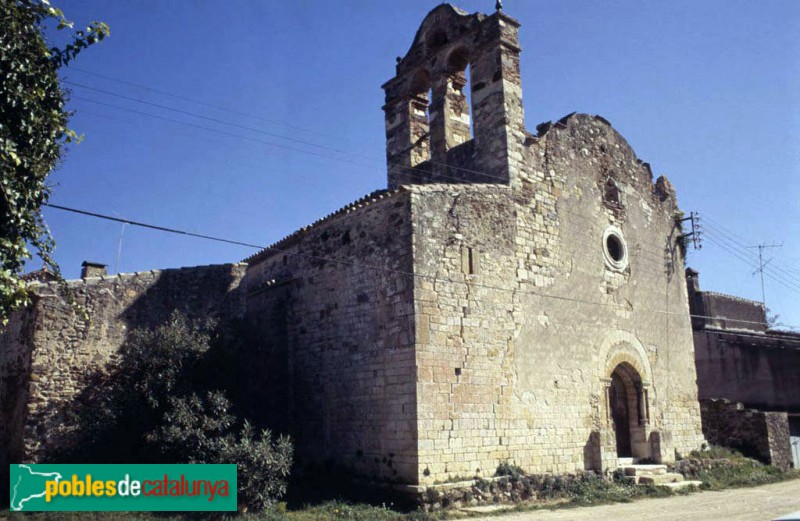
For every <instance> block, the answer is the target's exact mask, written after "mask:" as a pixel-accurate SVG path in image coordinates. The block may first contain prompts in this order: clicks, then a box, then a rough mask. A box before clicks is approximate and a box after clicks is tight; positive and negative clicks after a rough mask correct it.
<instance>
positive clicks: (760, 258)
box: [748, 242, 783, 309]
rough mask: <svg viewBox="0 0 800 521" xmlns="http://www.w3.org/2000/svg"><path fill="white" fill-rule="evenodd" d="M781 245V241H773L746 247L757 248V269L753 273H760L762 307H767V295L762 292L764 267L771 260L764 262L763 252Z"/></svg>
mask: <svg viewBox="0 0 800 521" xmlns="http://www.w3.org/2000/svg"><path fill="white" fill-rule="evenodd" d="M782 247H783V243H780V244H775V243H774V242H773V243H772V244H766V243H761V244H756V245H755V246H748V248H758V269H757V270H756V271H754V272H753V275H755V274H756V273H760V274H761V303H762V304H764V309H767V297H766V295H765V293H764V268H766V267H767V264H769V263H770V262H772V259H769V260H768V261H767V262H764V256H763V252H764V250H765V249H767V248H782Z"/></svg>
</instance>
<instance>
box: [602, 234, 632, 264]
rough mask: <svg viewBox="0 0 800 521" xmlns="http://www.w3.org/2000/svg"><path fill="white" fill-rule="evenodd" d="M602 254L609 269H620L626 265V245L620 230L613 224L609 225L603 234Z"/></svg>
mask: <svg viewBox="0 0 800 521" xmlns="http://www.w3.org/2000/svg"><path fill="white" fill-rule="evenodd" d="M603 256H604V257H605V261H606V264H607V265H608V266H609V267H610V268H611V269H614V270H617V271H621V270H624V269H625V268H626V267H627V266H628V246H627V245H626V244H625V239H624V238H623V236H622V230H620V229H619V228H617V227H615V226H611V227H609V228H608V229H607V230H606V231H605V233H604V234H603Z"/></svg>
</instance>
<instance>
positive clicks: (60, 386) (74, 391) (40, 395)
mask: <svg viewBox="0 0 800 521" xmlns="http://www.w3.org/2000/svg"><path fill="white" fill-rule="evenodd" d="M244 269H245V268H244V265H240V264H238V265H237V264H234V265H231V264H227V265H220V266H201V267H196V268H182V269H175V270H154V271H148V272H141V273H132V274H121V275H117V276H104V277H99V278H87V279H85V280H77V281H69V282H68V284H67V286H68V288H69V291H70V292H71V293H72V295H73V296H74V299H75V304H76V305H77V306H78V307H73V306H72V305H71V304H70V303H69V301H68V299H67V298H65V296H64V293H63V290H62V288H61V287H60V286H59V284H58V283H49V284H41V285H38V286H34V288H33V292H34V303H33V305H32V306H31V307H30V308H28V309H27V310H25V311H23V312H21V313H17V314H15V315H14V316H13V317H12V320H11V323H10V325H9V326H8V328H6V329H5V331H4V332H3V333H2V336H0V400H1V402H2V403H1V404H0V406H2V409H1V410H0V415H1V416H0V448H2V450H0V458H1V460H0V463H2V464H3V465H6V464H7V463H13V462H22V461H33V462H35V461H40V460H41V459H42V458H43V457H45V456H46V454H47V453H48V451H49V450H50V449H53V448H56V447H57V446H58V445H59V444H60V443H63V442H68V440H67V439H65V438H64V436H65V433H63V432H62V429H61V427H62V426H63V421H62V420H63V417H64V415H65V414H67V413H68V412H69V410H70V408H71V405H72V402H73V400H74V399H75V397H76V396H77V395H78V394H79V393H80V392H81V390H82V389H83V388H84V385H85V384H86V382H87V379H88V377H90V376H91V375H92V374H94V373H95V372H96V371H102V370H103V368H104V367H105V365H106V364H107V363H108V361H109V359H110V358H111V356H112V355H114V354H115V353H116V352H117V350H118V349H119V347H120V345H121V344H122V343H123V342H124V340H125V338H126V335H127V334H128V332H129V331H131V330H132V329H134V328H137V327H147V328H152V327H156V326H158V325H159V324H161V323H163V322H164V321H165V320H167V319H168V318H169V316H170V314H171V313H172V312H173V311H174V310H180V311H182V312H184V313H186V314H187V315H188V316H189V317H191V318H202V319H205V318H212V319H213V318H232V317H236V316H242V315H243V313H244V308H243V305H244V299H243V293H242V292H240V291H239V289H238V288H239V284H240V281H241V279H242V277H243V275H244ZM84 311H85V315H84V313H83V312H84ZM6 468H7V467H6Z"/></svg>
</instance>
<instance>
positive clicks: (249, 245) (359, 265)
mask: <svg viewBox="0 0 800 521" xmlns="http://www.w3.org/2000/svg"><path fill="white" fill-rule="evenodd" d="M43 205H44V206H47V207H50V208H54V209H58V210H62V211H66V212H72V213H76V214H80V215H85V216H89V217H95V218H98V219H104V220H108V221H113V222H118V223H124V224H129V225H131V226H139V227H143V228H148V229H151V230H156V231H161V232H167V233H174V234H179V235H185V236H189V237H196V238H200V239H206V240H210V241H215V242H221V243H226V244H233V245H237V246H244V247H247V248H254V249H258V250H266V251H271V252H273V253H281V254H284V255H290V256H295V257H300V258H305V259H309V260H315V261H322V262H330V263H333V264H339V265H346V266H351V267H355V268H359V269H371V270H376V271H380V272H384V273H391V274H397V275H402V276H408V277H412V278H420V279H424V280H428V281H433V282H441V283H451V284H452V283H455V284H469V285H471V286H474V287H479V288H485V289H492V290H496V291H505V292H510V293H513V294H527V295H533V296H536V297H541V298H548V299H554V300H559V301H567V302H577V303H581V304H589V305H595V306H603V307H611V308H614V309H618V310H625V311H631V310H629V309H627V308H623V307H621V306H618V305H616V304H614V303H610V302H598V301H592V300H586V299H579V298H574V297H564V296H560V295H548V294H545V293H538V292H535V291H528V290H520V289H516V288H503V287H500V286H492V285H489V284H482V283H478V282H475V281H471V282H468V283H467V282H465V281H463V280H454V279H446V278H442V277H438V276H435V275H423V274H419V273H414V272H408V271H401V270H396V269H392V268H385V267H383V266H374V265H371V264H363V263H358V262H354V261H352V260H340V259H333V258H330V257H321V256H317V255H308V254H304V253H297V252H292V251H288V250H286V249H281V248H277V247H274V246H262V245H258V244H253V243H248V242H243V241H237V240H232V239H225V238H222V237H215V236H212V235H206V234H200V233H194V232H189V231H185V230H180V229H177V228H171V227H167V226H160V225H155V224H148V223H144V222H139V221H133V220H130V219H124V218H121V217H114V216H111V215H105V214H100V213H97V212H90V211H87V210H80V209H77V208H70V207H67V206H62V205H57V204H52V203H43ZM638 310H639V311H646V312H650V313H660V314H664V315H674V316H679V317H685V316H687V314H686V313H682V312H678V311H669V310H660V309H650V308H644V307H642V308H638ZM688 316H689V317H691V318H704V319H713V320H726V317H714V316H708V315H694V314H688ZM735 322H737V323H742V324H758V325H764V322H756V321H752V320H735ZM783 327H789V328H795V327H798V328H800V326H790V325H783Z"/></svg>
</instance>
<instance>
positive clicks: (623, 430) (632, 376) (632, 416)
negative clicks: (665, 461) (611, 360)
mask: <svg viewBox="0 0 800 521" xmlns="http://www.w3.org/2000/svg"><path fill="white" fill-rule="evenodd" d="M643 401H644V396H643V393H642V378H641V376H640V375H639V373H638V372H637V371H636V369H634V367H633V366H632V365H630V364H628V363H627V362H622V363H621V364H619V365H617V366H616V367H615V368H614V370H613V371H612V372H611V382H610V385H609V387H608V407H609V416H610V417H611V425H612V428H613V429H614V436H615V438H616V448H617V456H618V457H620V458H631V457H647V456H646V455H642V454H641V453H640V452H641V451H640V450H634V447H636V448H637V449H639V447H638V443H634V442H638V441H639V439H638V438H640V437H641V435H642V434H644V433H643V432H639V431H640V430H641V427H642V426H643V425H644V423H645V422H644V418H643V415H644V413H645V407H646V405H645V404H644V403H642V402H643Z"/></svg>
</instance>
